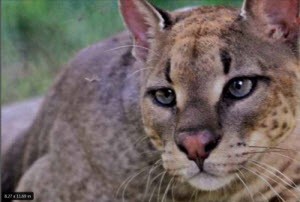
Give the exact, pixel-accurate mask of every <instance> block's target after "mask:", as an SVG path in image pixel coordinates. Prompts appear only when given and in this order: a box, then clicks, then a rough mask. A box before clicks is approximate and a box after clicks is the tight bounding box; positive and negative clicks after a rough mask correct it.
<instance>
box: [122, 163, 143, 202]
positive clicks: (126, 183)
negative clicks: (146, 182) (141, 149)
mask: <svg viewBox="0 0 300 202" xmlns="http://www.w3.org/2000/svg"><path fill="white" fill-rule="evenodd" d="M147 168H149V166H146V167H145V168H143V169H142V170H141V171H140V172H138V173H137V174H135V175H134V176H132V177H130V178H127V179H128V180H127V179H126V180H125V181H124V182H125V183H124V184H122V185H121V186H120V187H122V186H125V187H124V189H123V192H122V201H125V199H124V197H125V192H126V189H127V187H128V185H129V184H130V182H131V181H132V180H133V179H134V178H136V177H137V176H139V175H140V174H141V173H143V172H144V171H145V170H146V169H147ZM126 181H127V182H126ZM118 193H119V189H118V190H117V195H118Z"/></svg>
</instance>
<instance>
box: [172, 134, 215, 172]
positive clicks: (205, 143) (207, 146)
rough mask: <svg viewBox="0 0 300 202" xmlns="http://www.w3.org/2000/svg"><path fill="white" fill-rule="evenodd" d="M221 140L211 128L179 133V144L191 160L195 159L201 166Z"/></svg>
mask: <svg viewBox="0 0 300 202" xmlns="http://www.w3.org/2000/svg"><path fill="white" fill-rule="evenodd" d="M219 141H220V138H219V137H218V136H217V135H215V134H213V133H212V132H211V131H209V130H203V131H197V132H183V133H180V134H179V135H178V141H177V145H178V147H179V149H180V150H181V151H182V152H184V153H186V155H187V157H188V158H189V159H190V160H193V161H195V162H196V163H197V165H198V166H199V168H200V167H202V164H203V162H204V160H205V159H206V158H207V157H208V156H209V154H210V152H211V151H212V150H213V149H215V148H216V146H217V145H218V143H219ZM199 164H200V165H199Z"/></svg>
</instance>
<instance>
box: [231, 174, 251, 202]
mask: <svg viewBox="0 0 300 202" xmlns="http://www.w3.org/2000/svg"><path fill="white" fill-rule="evenodd" d="M237 171H238V172H239V173H241V174H242V171H240V169H237ZM235 174H236V176H237V177H238V179H239V180H240V181H241V182H242V184H243V185H244V186H245V188H246V189H247V191H248V193H249V195H250V197H251V200H252V201H253V202H254V199H253V194H252V193H251V191H250V189H249V187H248V186H247V184H246V182H245V181H244V180H243V179H242V178H241V176H240V175H239V174H238V173H235ZM242 175H243V174H242Z"/></svg>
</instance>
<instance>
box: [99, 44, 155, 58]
mask: <svg viewBox="0 0 300 202" xmlns="http://www.w3.org/2000/svg"><path fill="white" fill-rule="evenodd" d="M129 47H135V48H141V49H145V50H148V51H150V52H152V53H154V54H155V55H156V56H159V57H160V55H159V54H157V53H156V52H154V51H153V50H151V49H150V48H147V47H144V46H139V45H134V44H131V45H124V46H118V47H115V48H112V49H108V50H106V51H104V52H109V51H114V50H119V49H122V48H129Z"/></svg>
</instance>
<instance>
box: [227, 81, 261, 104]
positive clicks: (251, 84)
mask: <svg viewBox="0 0 300 202" xmlns="http://www.w3.org/2000/svg"><path fill="white" fill-rule="evenodd" d="M255 85H256V80H255V79H253V78H236V79H233V80H231V81H230V82H229V84H228V87H227V96H229V97H231V98H234V99H242V98H245V97H247V96H248V95H250V94H251V93H252V91H253V89H254V88H255Z"/></svg>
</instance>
